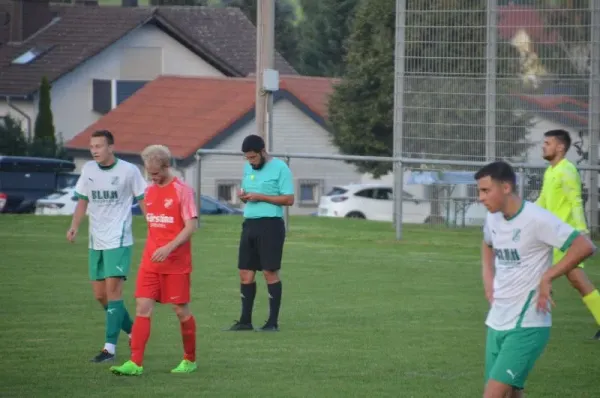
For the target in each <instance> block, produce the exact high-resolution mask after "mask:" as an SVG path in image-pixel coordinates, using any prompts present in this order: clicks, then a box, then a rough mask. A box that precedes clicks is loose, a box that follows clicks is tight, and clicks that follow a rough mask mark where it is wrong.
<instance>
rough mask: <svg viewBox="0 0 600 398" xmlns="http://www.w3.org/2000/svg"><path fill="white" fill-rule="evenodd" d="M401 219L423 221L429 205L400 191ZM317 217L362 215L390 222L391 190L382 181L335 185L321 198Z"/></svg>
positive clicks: (391, 210) (391, 209)
mask: <svg viewBox="0 0 600 398" xmlns="http://www.w3.org/2000/svg"><path fill="white" fill-rule="evenodd" d="M402 198H403V202H402V219H403V221H404V222H406V223H419V224H420V223H423V222H425V219H426V218H427V216H428V215H429V211H430V206H429V203H428V202H426V201H420V200H418V199H416V198H415V197H414V196H413V195H411V194H410V193H408V192H403V194H402ZM319 217H348V218H363V219H367V220H375V221H390V222H391V221H393V219H394V196H393V189H392V187H391V186H389V185H385V184H350V185H343V186H335V187H333V189H332V190H331V191H330V192H329V193H327V195H324V196H322V197H321V200H320V202H319Z"/></svg>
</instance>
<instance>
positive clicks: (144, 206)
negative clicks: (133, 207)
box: [138, 199, 146, 217]
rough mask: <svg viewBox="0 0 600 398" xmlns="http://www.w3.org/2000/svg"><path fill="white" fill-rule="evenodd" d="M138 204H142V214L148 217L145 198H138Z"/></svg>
mask: <svg viewBox="0 0 600 398" xmlns="http://www.w3.org/2000/svg"><path fill="white" fill-rule="evenodd" d="M138 204H139V205H140V210H141V211H142V215H143V216H144V217H146V201H145V200H144V199H140V200H138Z"/></svg>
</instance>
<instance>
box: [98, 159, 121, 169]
mask: <svg viewBox="0 0 600 398" xmlns="http://www.w3.org/2000/svg"><path fill="white" fill-rule="evenodd" d="M117 163H119V158H115V162H114V163H113V164H111V165H110V166H102V165H101V164H100V163H96V164H97V165H98V168H99V169H100V170H104V171H107V170H110V169H112V168H114V167H115V166H116V165H117Z"/></svg>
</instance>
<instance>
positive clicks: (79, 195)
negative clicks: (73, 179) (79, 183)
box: [75, 191, 90, 202]
mask: <svg viewBox="0 0 600 398" xmlns="http://www.w3.org/2000/svg"><path fill="white" fill-rule="evenodd" d="M75 196H77V199H83V200H87V201H88V202H89V201H90V198H88V197H87V196H85V195H82V194H80V193H79V192H77V191H75Z"/></svg>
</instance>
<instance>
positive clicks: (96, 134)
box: [92, 130, 115, 145]
mask: <svg viewBox="0 0 600 398" xmlns="http://www.w3.org/2000/svg"><path fill="white" fill-rule="evenodd" d="M92 137H104V138H106V142H107V143H108V145H114V144H115V137H114V136H113V135H112V133H111V132H110V131H108V130H96V131H94V132H93V133H92Z"/></svg>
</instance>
